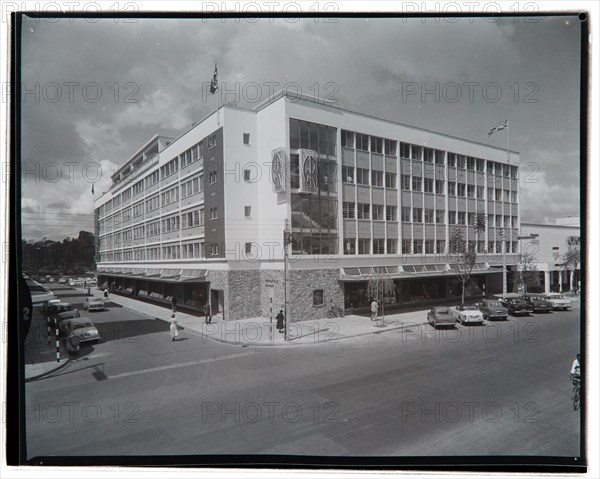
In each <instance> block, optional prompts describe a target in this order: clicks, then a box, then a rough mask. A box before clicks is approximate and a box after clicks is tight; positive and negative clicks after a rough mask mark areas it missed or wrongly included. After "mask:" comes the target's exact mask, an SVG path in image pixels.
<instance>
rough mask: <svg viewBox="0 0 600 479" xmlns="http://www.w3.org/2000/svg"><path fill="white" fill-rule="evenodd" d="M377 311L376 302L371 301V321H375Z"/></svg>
mask: <svg viewBox="0 0 600 479" xmlns="http://www.w3.org/2000/svg"><path fill="white" fill-rule="evenodd" d="M378 311H379V305H378V304H377V301H375V300H373V301H372V302H371V321H377V312H378Z"/></svg>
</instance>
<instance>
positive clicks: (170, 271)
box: [98, 267, 208, 282]
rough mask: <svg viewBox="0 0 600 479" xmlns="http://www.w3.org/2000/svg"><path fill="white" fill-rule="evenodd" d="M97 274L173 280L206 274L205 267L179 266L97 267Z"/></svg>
mask: <svg viewBox="0 0 600 479" xmlns="http://www.w3.org/2000/svg"><path fill="white" fill-rule="evenodd" d="M98 273H99V274H110V275H115V276H119V277H127V278H132V279H149V278H154V279H158V280H165V281H168V282H173V281H178V282H181V281H197V280H201V279H204V278H206V277H207V276H208V270H206V269H181V268H176V269H174V268H110V267H103V268H99V269H98Z"/></svg>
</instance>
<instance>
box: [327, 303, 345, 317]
mask: <svg viewBox="0 0 600 479" xmlns="http://www.w3.org/2000/svg"><path fill="white" fill-rule="evenodd" d="M344 314H345V313H344V308H339V307H337V306H336V305H335V304H332V305H331V307H330V308H329V309H328V310H327V317H328V318H335V317H337V316H339V317H340V318H343V317H344Z"/></svg>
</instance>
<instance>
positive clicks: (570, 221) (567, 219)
mask: <svg viewBox="0 0 600 479" xmlns="http://www.w3.org/2000/svg"><path fill="white" fill-rule="evenodd" d="M556 224H557V225H563V226H581V222H580V218H579V216H564V217H562V218H556Z"/></svg>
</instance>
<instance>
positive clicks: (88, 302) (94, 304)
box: [83, 298, 104, 311]
mask: <svg viewBox="0 0 600 479" xmlns="http://www.w3.org/2000/svg"><path fill="white" fill-rule="evenodd" d="M83 309H85V310H86V311H104V301H103V300H102V299H100V298H85V299H84V300H83Z"/></svg>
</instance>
